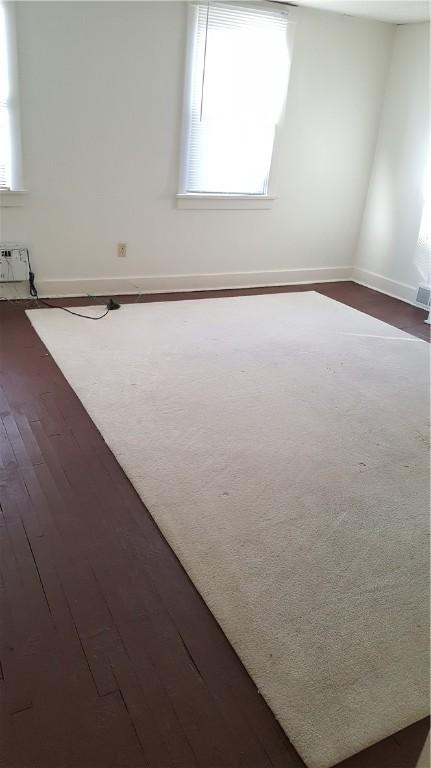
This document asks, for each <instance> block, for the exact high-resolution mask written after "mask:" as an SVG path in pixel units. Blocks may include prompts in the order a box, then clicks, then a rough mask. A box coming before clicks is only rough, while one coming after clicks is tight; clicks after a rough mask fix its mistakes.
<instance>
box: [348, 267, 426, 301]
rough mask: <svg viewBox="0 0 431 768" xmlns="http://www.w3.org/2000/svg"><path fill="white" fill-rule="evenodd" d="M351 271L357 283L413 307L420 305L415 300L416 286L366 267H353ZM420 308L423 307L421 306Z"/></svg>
mask: <svg viewBox="0 0 431 768" xmlns="http://www.w3.org/2000/svg"><path fill="white" fill-rule="evenodd" d="M352 272H353V274H352V280H353V281H354V282H355V283H358V284H359V285H363V286H365V287H366V288H372V289H373V290H374V291H379V293H384V294H386V296H391V297H392V298H394V299H400V300H401V301H405V302H407V304H412V305H413V306H414V307H420V306H421V305H420V304H418V303H417V301H416V294H417V287H415V286H414V285H408V284H407V283H401V282H399V281H397V280H391V279H390V278H389V277H385V276H384V275H379V274H377V272H370V271H369V270H368V269H361V268H360V267H353V270H352ZM421 308H422V309H423V307H421Z"/></svg>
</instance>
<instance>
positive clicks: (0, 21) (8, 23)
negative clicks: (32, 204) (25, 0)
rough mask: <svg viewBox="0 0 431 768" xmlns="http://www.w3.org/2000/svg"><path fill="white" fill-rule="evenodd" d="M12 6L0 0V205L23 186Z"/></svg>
mask: <svg viewBox="0 0 431 768" xmlns="http://www.w3.org/2000/svg"><path fill="white" fill-rule="evenodd" d="M14 6H15V3H13V2H6V3H2V2H1V0H0V192H1V193H3V194H2V196H1V197H2V199H1V200H0V205H4V204H7V205H16V204H20V203H18V202H16V201H15V202H12V200H11V199H12V198H13V197H14V196H15V195H16V193H17V192H21V190H22V169H21V145H20V144H21V143H20V129H19V108H18V103H19V102H18V83H17V62H16V50H15V7H14ZM6 198H8V199H7V200H6ZM5 200H6V202H5Z"/></svg>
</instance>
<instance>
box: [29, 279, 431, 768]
mask: <svg viewBox="0 0 431 768" xmlns="http://www.w3.org/2000/svg"><path fill="white" fill-rule="evenodd" d="M86 311H88V308H86ZM99 312H100V308H94V313H95V314H98V313H99ZM28 314H29V317H30V320H31V322H32V323H33V325H34V327H35V328H36V330H37V331H38V333H39V334H40V336H41V337H42V339H43V341H44V342H45V344H46V345H47V347H48V349H49V350H50V351H51V353H52V354H53V356H54V358H55V360H56V361H57V363H58V364H59V365H60V367H61V369H62V371H63V372H64V374H65V376H66V377H67V378H68V380H69V381H70V383H71V385H72V386H73V387H74V389H75V390H76V392H77V393H78V395H79V397H80V398H81V400H82V402H83V403H84V405H85V407H86V408H87V410H88V412H89V413H90V415H91V416H92V418H93V420H94V421H95V423H96V424H97V426H98V427H99V429H100V431H101V432H102V434H103V436H104V438H105V440H106V441H107V443H108V444H109V445H110V447H111V448H112V450H113V451H114V453H115V455H116V456H117V458H118V460H119V462H120V463H121V465H122V466H123V467H124V469H125V471H126V473H127V474H128V476H129V477H130V479H131V481H132V482H133V484H134V485H135V487H136V489H137V490H138V492H139V494H140V495H141V497H142V499H143V500H144V502H145V503H146V504H147V506H148V507H149V509H150V511H151V513H152V515H153V516H154V518H155V520H156V521H157V523H158V525H159V526H160V528H161V529H162V531H163V533H164V534H165V536H166V537H167V539H168V541H169V542H170V544H171V545H172V547H173V548H174V550H175V551H176V553H177V554H178V557H179V558H180V560H181V561H182V563H183V564H184V566H185V568H186V569H187V571H188V573H189V574H190V576H191V578H192V580H193V581H194V583H195V584H196V586H197V587H198V589H199V590H200V592H201V594H202V595H203V597H204V598H205V600H206V602H207V604H208V606H209V607H210V609H211V610H212V612H213V613H214V615H215V616H216V618H217V619H218V621H219V622H220V624H221V626H222V627H223V629H224V631H225V633H226V635H227V637H228V638H229V640H230V641H231V643H232V644H233V646H234V648H235V649H236V651H237V652H238V654H239V656H240V657H241V659H242V661H243V662H244V664H245V666H246V667H247V669H248V670H249V672H250V674H251V676H252V678H253V679H254V681H255V683H256V685H257V686H258V688H259V690H260V691H261V693H262V694H263V696H264V697H265V698H266V700H267V702H268V704H269V706H270V707H271V708H272V710H273V712H274V713H275V715H276V717H277V718H278V720H279V721H280V723H281V725H282V726H283V728H284V729H285V731H286V733H287V734H288V736H289V738H290V739H291V740H292V742H293V744H294V745H295V746H296V748H297V749H298V751H299V752H300V754H301V755H302V757H303V759H304V761H305V762H306V763H307V764H308V765H309V766H312V768H315V767H316V768H325V767H326V766H330V765H333V764H334V763H336V762H338V761H339V760H341V759H342V758H345V757H347V756H348V755H350V754H352V753H354V752H357V751H359V750H361V749H363V748H364V747H366V746H368V745H370V744H372V743H374V742H375V741H378V740H380V739H382V738H383V737H384V736H387V735H389V734H390V733H392V732H394V731H396V730H398V729H401V728H403V727H404V726H407V725H409V724H410V723H412V722H414V721H416V720H418V719H419V718H422V717H423V716H425V715H426V714H427V711H428V673H427V661H428V640H427V629H426V625H427V605H428V595H427V575H428V544H427V538H428V510H429V499H428V458H427V451H426V442H427V435H428V427H427V417H428V402H427V401H428V347H427V345H426V344H425V342H422V341H420V340H418V339H415V338H413V337H411V336H408V335H407V334H404V333H402V332H401V331H398V330H396V329H394V328H392V327H390V326H388V325H385V324H383V323H381V322H379V321H377V320H374V319H372V318H370V317H368V316H366V315H364V314H361V313H360V312H357V311H355V310H353V309H350V308H348V307H345V306H344V305H342V304H339V303H337V302H335V301H332V300H330V299H327V298H325V297H323V296H321V295H319V294H317V293H314V292H307V293H294V294H279V295H272V296H250V297H243V298H229V299H216V300H200V301H182V302H168V303H156V304H147V305H142V304H141V305H128V306H123V307H122V308H121V309H120V310H119V311H118V312H113V313H111V314H109V316H108V317H107V318H105V319H104V320H102V321H100V322H97V323H93V322H91V321H88V320H81V319H78V318H76V317H71V316H70V315H67V314H66V313H63V312H61V311H56V310H47V309H42V310H33V311H30V312H29V313H28Z"/></svg>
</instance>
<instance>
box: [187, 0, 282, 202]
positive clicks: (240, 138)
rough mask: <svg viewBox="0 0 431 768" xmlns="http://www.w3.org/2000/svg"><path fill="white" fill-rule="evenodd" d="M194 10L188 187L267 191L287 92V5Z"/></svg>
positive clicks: (208, 6) (229, 192)
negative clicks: (278, 126) (285, 6)
mask: <svg viewBox="0 0 431 768" xmlns="http://www.w3.org/2000/svg"><path fill="white" fill-rule="evenodd" d="M191 13H192V26H191V35H192V41H191V48H190V64H189V72H188V73H187V78H188V83H186V99H185V113H186V114H185V137H184V147H183V168H182V179H181V192H182V193H183V194H184V193H185V194H202V195H211V194H213V195H266V194H267V193H268V176H269V170H270V165H271V156H272V148H273V143H274V132H275V126H276V123H277V121H278V119H279V116H280V113H281V110H282V106H283V103H284V99H285V96H286V91H287V80H288V71H289V56H288V47H287V19H288V17H287V13H288V11H287V10H283V11H281V10H279V9H275V10H273V9H272V8H271V7H270V6H269V5H268V7H267V6H266V4H263V3H262V4H257V3H256V4H255V5H250V6H242V5H236V4H235V5H228V4H224V3H223V4H222V3H208V4H205V5H204V4H202V5H201V4H198V5H196V6H193V7H192V8H191ZM187 88H188V92H187Z"/></svg>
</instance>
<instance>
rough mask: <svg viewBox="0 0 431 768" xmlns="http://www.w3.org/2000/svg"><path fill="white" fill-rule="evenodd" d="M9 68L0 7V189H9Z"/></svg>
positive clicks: (3, 11)
mask: <svg viewBox="0 0 431 768" xmlns="http://www.w3.org/2000/svg"><path fill="white" fill-rule="evenodd" d="M10 156H11V149H10V119H9V67H8V55H7V41H6V12H5V8H4V5H0V189H10V185H11V184H10V170H11V168H10V165H11V163H10Z"/></svg>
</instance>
